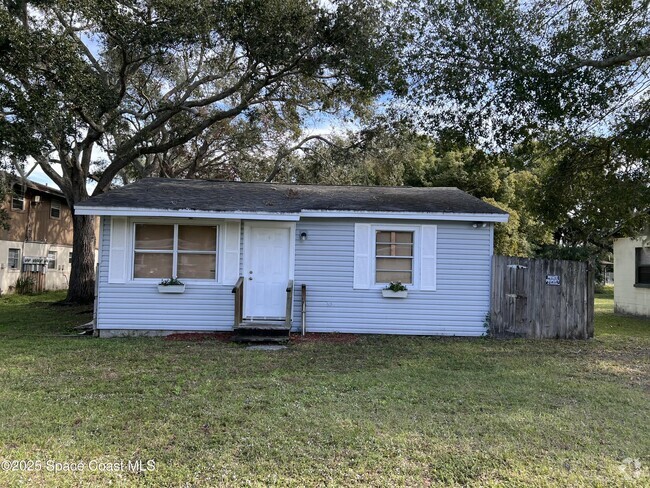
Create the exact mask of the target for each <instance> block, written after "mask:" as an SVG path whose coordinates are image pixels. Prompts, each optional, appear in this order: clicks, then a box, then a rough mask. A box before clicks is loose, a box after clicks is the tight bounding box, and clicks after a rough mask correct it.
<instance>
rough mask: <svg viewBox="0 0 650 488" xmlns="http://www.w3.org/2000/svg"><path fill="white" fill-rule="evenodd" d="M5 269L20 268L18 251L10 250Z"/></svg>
mask: <svg viewBox="0 0 650 488" xmlns="http://www.w3.org/2000/svg"><path fill="white" fill-rule="evenodd" d="M7 267H8V268H9V269H19V268H20V249H15V248H10V249H9V255H8V259H7Z"/></svg>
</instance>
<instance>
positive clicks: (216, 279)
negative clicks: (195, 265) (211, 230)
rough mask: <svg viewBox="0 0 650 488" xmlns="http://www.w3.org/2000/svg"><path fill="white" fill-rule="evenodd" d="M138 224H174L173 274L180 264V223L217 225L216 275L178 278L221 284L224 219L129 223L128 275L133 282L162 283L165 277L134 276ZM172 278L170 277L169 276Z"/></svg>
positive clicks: (199, 282)
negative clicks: (199, 277) (202, 277)
mask: <svg viewBox="0 0 650 488" xmlns="http://www.w3.org/2000/svg"><path fill="white" fill-rule="evenodd" d="M138 224H149V225H172V226H174V243H173V249H172V250H171V251H167V252H171V253H172V274H173V272H174V271H173V270H176V269H177V264H178V226H179V225H187V226H190V225H194V226H197V227H216V232H217V239H216V242H217V249H216V250H215V260H216V261H215V264H216V270H215V277H214V278H205V279H198V278H180V277H179V278H178V279H179V280H181V281H182V282H183V283H196V284H205V285H211V284H215V285H216V284H220V283H221V281H222V276H223V245H224V242H223V234H224V232H223V225H222V224H223V222H222V221H205V222H204V221H201V222H195V221H191V220H190V221H182V220H165V221H163V222H161V221H160V219H137V220H132V221H131V222H130V225H129V233H130V236H129V239H128V242H129V254H128V255H129V256H130V258H129V260H128V263H127V266H128V269H127V276H129V281H131V282H133V283H155V284H157V283H160V281H161V280H164V279H165V278H136V277H135V276H134V274H135V265H134V264H135V226H136V225H138ZM150 252H161V251H156V250H154V249H152V250H150ZM182 252H186V253H188V254H208V253H206V252H201V251H182ZM167 278H170V277H167Z"/></svg>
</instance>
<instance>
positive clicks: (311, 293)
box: [293, 219, 492, 336]
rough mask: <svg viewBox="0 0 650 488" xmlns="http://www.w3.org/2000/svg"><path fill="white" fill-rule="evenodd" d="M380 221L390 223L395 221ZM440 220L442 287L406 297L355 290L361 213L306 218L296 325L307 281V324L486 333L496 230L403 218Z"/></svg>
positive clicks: (328, 328) (312, 328) (300, 227)
mask: <svg viewBox="0 0 650 488" xmlns="http://www.w3.org/2000/svg"><path fill="white" fill-rule="evenodd" d="M372 223H381V224H386V223H387V221H373V222H372ZM399 223H400V224H412V225H423V224H433V225H438V233H437V234H438V246H437V250H438V252H437V255H438V259H437V264H438V266H437V289H436V291H418V290H409V292H408V297H407V298H405V299H396V298H383V297H382V296H381V290H378V289H370V290H353V289H352V283H353V259H354V255H353V254H354V224H355V221H354V220H323V219H309V220H306V219H305V220H301V221H300V222H298V224H297V228H296V234H297V237H299V236H300V233H301V232H306V233H307V235H308V238H307V240H305V241H300V240H298V241H297V242H296V271H295V282H296V300H295V303H294V314H293V320H294V326H298V325H300V289H299V287H300V285H301V284H303V283H304V284H306V285H307V321H306V322H307V330H308V331H309V332H350V333H372V334H413V335H459V336H477V335H483V334H484V333H485V327H484V323H485V317H486V315H487V313H488V310H489V305H490V298H489V297H490V267H491V247H492V246H491V240H492V239H491V230H490V227H485V228H481V227H479V228H473V227H472V223H471V222H435V221H431V222H429V221H426V222H425V221H412V222H405V221H400V222H399Z"/></svg>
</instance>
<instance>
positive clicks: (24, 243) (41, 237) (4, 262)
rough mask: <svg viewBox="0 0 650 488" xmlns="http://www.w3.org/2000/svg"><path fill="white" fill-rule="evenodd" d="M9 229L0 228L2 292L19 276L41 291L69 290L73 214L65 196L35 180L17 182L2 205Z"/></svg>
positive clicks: (0, 279)
mask: <svg viewBox="0 0 650 488" xmlns="http://www.w3.org/2000/svg"><path fill="white" fill-rule="evenodd" d="M2 205H3V206H4V208H5V209H6V211H7V213H8V215H9V230H4V229H0V292H1V293H8V292H11V291H13V290H14V288H15V285H16V281H17V280H18V278H19V277H20V276H30V277H31V278H32V279H34V281H35V283H36V284H37V286H38V287H39V288H42V289H46V290H60V289H65V288H67V287H68V279H69V277H70V266H71V262H72V214H71V212H70V208H69V207H68V204H67V202H66V200H65V197H64V196H63V194H62V193H61V192H60V191H58V190H56V189H54V188H51V187H48V186H46V185H41V184H39V183H35V182H33V181H29V180H27V181H25V182H22V181H20V180H15V181H14V182H13V184H11V185H10V188H9V191H8V192H7V195H6V197H5V199H4V201H3V202H2Z"/></svg>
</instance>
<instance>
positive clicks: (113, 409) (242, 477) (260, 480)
mask: <svg viewBox="0 0 650 488" xmlns="http://www.w3.org/2000/svg"><path fill="white" fill-rule="evenodd" d="M61 298H62V295H61V294H57V293H50V294H45V295H40V296H34V297H20V296H10V297H2V298H0V460H5V461H6V460H24V461H27V460H32V461H34V462H36V461H40V462H41V463H43V464H42V468H41V469H40V470H39V469H35V470H33V471H12V470H6V468H7V465H6V462H5V463H2V468H3V469H2V470H0V486H16V485H21V484H24V485H39V484H41V485H56V486H78V485H96V484H102V485H103V484H109V483H112V484H113V485H117V486H131V485H136V486H140V485H148V486H181V485H182V486H215V485H232V486H239V485H245V484H248V485H254V486H264V485H282V486H285V485H296V486H303V485H319V486H320V485H352V484H363V485H375V486H380V485H381V486H391V485H408V486H422V485H441V486H442V485H444V486H447V485H482V486H486V485H487V486H490V485H512V486H517V485H518V486H524V485H525V486H547V485H563V486H568V485H573V486H576V485H590V486H592V485H611V486H625V485H630V486H632V485H638V486H641V485H645V486H648V485H649V484H650V469H649V467H650V321H647V320H640V319H633V318H625V317H618V316H615V315H614V314H613V313H612V297H611V290H610V291H608V292H607V293H605V294H603V295H599V296H598V298H597V303H596V313H597V323H596V338H595V339H593V340H590V341H573V342H570V341H527V340H511V341H503V340H492V339H484V338H482V339H453V338H429V337H418V338H412V337H380V336H368V337H361V338H359V339H358V340H357V341H356V342H352V343H314V342H304V343H298V344H294V345H292V346H291V347H290V348H289V349H287V350H283V351H275V352H263V351H250V350H245V349H243V348H242V347H241V346H238V345H233V344H230V343H224V342H219V341H203V342H190V341H176V342H174V341H168V340H163V339H133V338H132V339H110V340H99V339H93V338H89V337H85V338H77V337H69V336H66V335H67V334H69V333H70V331H71V327H72V326H74V325H75V324H80V323H83V322H87V321H88V320H89V318H90V317H89V315H88V313H87V310H83V309H75V308H69V307H60V306H53V305H51V303H52V302H55V301H56V300H59V299H61ZM628 458H629V459H638V461H639V462H640V465H641V467H640V469H637V470H635V469H634V466H633V463H631V462H630V461H629V460H628V461H627V462H624V461H625V460H626V459H628ZM50 460H51V461H57V462H61V463H64V462H68V463H70V462H74V463H78V462H83V463H84V469H83V471H78V472H72V471H63V472H59V473H55V472H51V471H48V469H47V468H48V465H47V462H48V461H50ZM134 460H143V462H145V463H146V461H147V460H155V470H153V471H146V472H139V473H138V472H133V471H128V470H126V471H124V470H123V471H119V470H114V471H105V469H107V468H109V467H112V468H120V466H119V465H118V466H115V464H114V463H119V462H120V461H124V463H125V468H127V467H128V465H127V464H126V463H127V462H128V461H134ZM91 461H93V463H94V464H93V466H94V468H91V467H90V466H89V464H91ZM97 463H113V464H102V465H98V464H97ZM30 466H31V467H32V468H34V467H35V465H30ZM637 466H638V465H637ZM28 467H29V466H28ZM49 467H52V465H49ZM62 468H65V466H62ZM100 469H101V470H100Z"/></svg>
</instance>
